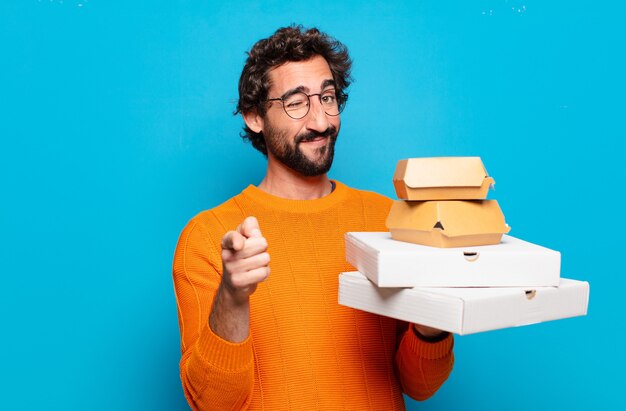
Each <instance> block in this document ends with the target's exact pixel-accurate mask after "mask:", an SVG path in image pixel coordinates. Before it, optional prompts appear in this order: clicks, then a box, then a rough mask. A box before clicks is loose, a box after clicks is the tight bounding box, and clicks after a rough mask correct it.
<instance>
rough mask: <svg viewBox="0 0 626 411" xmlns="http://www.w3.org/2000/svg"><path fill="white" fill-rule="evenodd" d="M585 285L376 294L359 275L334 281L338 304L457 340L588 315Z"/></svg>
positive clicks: (397, 290) (394, 290) (376, 289)
mask: <svg viewBox="0 0 626 411" xmlns="http://www.w3.org/2000/svg"><path fill="white" fill-rule="evenodd" d="M588 303H589V283H587V282H585V281H577V280H570V279H566V278H562V279H561V280H560V283H559V286H558V287H536V288H531V289H529V288H517V287H515V288H420V287H415V288H379V287H376V285H374V284H373V283H372V282H370V281H369V280H368V279H367V278H365V277H364V276H363V275H362V274H361V273H359V272H348V273H342V274H341V275H340V276H339V304H341V305H345V306H348V307H352V308H357V309H360V310H363V311H368V312H371V313H375V314H379V315H384V316H387V317H392V318H397V319H399V320H403V321H408V322H413V323H419V324H423V325H426V326H430V327H434V328H438V329H441V330H445V331H450V332H453V333H457V334H460V335H463V334H472V333H477V332H482V331H489V330H495V329H500V328H508V327H517V326H523V325H530V324H535V323H539V322H544V321H550V320H557V319H562V318H568V317H575V316H581V315H586V314H587V307H588Z"/></svg>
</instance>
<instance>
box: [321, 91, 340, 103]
mask: <svg viewBox="0 0 626 411" xmlns="http://www.w3.org/2000/svg"><path fill="white" fill-rule="evenodd" d="M335 100H337V97H336V96H335V93H332V94H324V95H323V96H322V103H324V104H332V103H334V102H335Z"/></svg>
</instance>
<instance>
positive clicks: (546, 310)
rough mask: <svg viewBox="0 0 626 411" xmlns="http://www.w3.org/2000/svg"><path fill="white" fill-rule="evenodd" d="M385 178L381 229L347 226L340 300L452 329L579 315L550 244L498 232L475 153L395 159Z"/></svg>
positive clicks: (582, 308) (578, 291)
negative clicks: (392, 197)
mask: <svg viewBox="0 0 626 411" xmlns="http://www.w3.org/2000/svg"><path fill="white" fill-rule="evenodd" d="M393 182H394V186H395V189H396V194H397V195H398V198H399V200H397V201H395V202H394V204H393V206H392V208H391V210H390V212H389V216H388V218H387V227H388V228H389V231H390V232H388V233H387V232H351V233H346V259H347V261H348V262H349V263H351V264H352V265H354V266H355V267H356V268H357V269H358V270H359V272H350V273H342V274H341V275H340V279H339V303H340V304H343V305H346V306H349V307H353V308H357V309H361V310H364V311H369V312H373V313H377V314H381V315H385V316H389V317H394V318H398V319H401V320H405V321H410V322H414V323H419V324H423V325H426V326H430V327H434V328H439V329H442V330H446V331H450V332H454V333H458V334H469V333H475V332H480V331H487V330H493V329H498V328H506V327H513V326H519V325H527V324H532V323H537V322H542V321H548V320H555V319H560V318H567V317H574V316H579V315H585V314H586V313H587V304H588V299H589V284H588V283H587V282H584V281H576V280H568V279H563V278H560V268H561V255H560V253H559V252H558V251H554V250H550V249H548V248H545V247H541V246H539V245H536V244H532V243H529V242H526V241H523V240H520V239H518V238H515V237H512V236H508V235H506V233H508V232H509V230H510V228H509V226H508V225H507V224H506V223H505V219H504V215H503V213H502V211H501V209H500V207H499V205H498V203H497V201H496V200H487V199H486V198H487V192H488V190H489V188H491V187H492V186H493V184H495V181H494V179H493V178H492V177H490V176H488V174H487V172H486V170H485V168H484V166H483V164H482V161H481V160H480V158H479V157H434V158H412V159H408V160H401V161H400V162H399V163H398V166H397V168H396V172H395V175H394V178H393Z"/></svg>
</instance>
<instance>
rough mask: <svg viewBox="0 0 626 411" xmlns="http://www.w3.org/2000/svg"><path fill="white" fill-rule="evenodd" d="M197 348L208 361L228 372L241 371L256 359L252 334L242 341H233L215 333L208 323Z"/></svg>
mask: <svg viewBox="0 0 626 411" xmlns="http://www.w3.org/2000/svg"><path fill="white" fill-rule="evenodd" d="M197 348H198V354H200V356H201V357H202V358H203V359H204V360H205V361H206V362H207V363H209V364H210V365H211V366H213V367H215V368H217V369H220V370H224V371H228V372H237V371H241V370H242V369H244V368H246V367H249V366H250V364H251V363H252V361H253V360H254V357H253V354H252V338H251V337H250V336H248V338H246V339H245V340H244V341H242V342H240V343H232V342H230V341H226V340H224V339H223V338H221V337H220V336H218V335H217V334H215V333H214V332H213V330H211V327H209V325H208V324H207V325H206V326H205V327H204V329H203V330H202V332H201V333H200V338H199V339H198V345H197Z"/></svg>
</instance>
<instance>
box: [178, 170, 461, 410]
mask: <svg viewBox="0 0 626 411" xmlns="http://www.w3.org/2000/svg"><path fill="white" fill-rule="evenodd" d="M390 206H391V200H389V199H388V198H386V197H383V196H381V195H378V194H375V193H371V192H366V191H359V190H354V189H351V188H348V187H347V186H345V185H343V184H341V183H339V182H336V189H335V190H334V191H333V192H332V193H331V194H330V195H328V196H326V197H323V198H321V199H318V200H287V199H282V198H278V197H274V196H272V195H270V194H268V193H266V192H264V191H262V190H260V189H259V188H257V187H254V186H249V187H248V188H246V189H245V190H244V191H243V192H242V193H241V194H239V195H237V196H236V197H234V198H232V199H230V200H229V201H227V202H226V203H224V204H222V205H220V206H218V207H216V208H214V209H212V210H209V211H205V212H202V213H200V214H199V215H197V216H196V217H194V218H193V219H192V220H191V221H190V222H189V224H188V225H187V226H186V227H185V229H184V230H183V232H182V234H181V236H180V240H179V242H178V247H177V248H176V253H175V257H174V284H175V289H176V298H177V304H178V315H179V317H178V318H179V325H180V332H181V349H182V359H181V362H180V372H181V379H182V383H183V388H184V391H185V396H186V397H187V400H188V401H189V404H190V405H191V407H192V408H193V409H195V410H220V411H222V410H240V409H248V410H271V411H277V410H403V409H404V401H403V398H402V392H405V393H406V394H408V395H410V396H411V397H413V398H416V399H425V398H428V397H429V396H431V395H432V394H433V393H434V392H435V391H436V390H437V389H438V388H439V387H440V386H441V384H442V383H443V382H444V381H445V380H446V378H447V377H448V375H449V373H450V371H451V370H452V364H453V354H452V345H453V339H452V336H448V337H447V338H446V339H444V340H443V341H440V342H437V343H428V342H425V341H422V340H420V339H419V338H418V337H417V336H416V335H415V334H414V332H413V331H412V327H411V328H409V327H408V324H406V323H403V322H400V321H397V320H394V319H391V318H386V317H381V316H377V315H374V314H370V313H366V312H363V311H358V310H354V309H351V308H348V307H344V306H340V305H339V304H338V303H337V288H338V275H339V273H341V272H343V271H352V270H354V268H353V267H352V266H350V265H349V264H348V263H346V261H345V251H344V250H345V246H344V237H343V236H344V233H345V232H347V231H386V228H385V224H384V221H385V218H386V216H387V213H388V212H389V208H390ZM250 215H253V216H255V217H257V219H258V221H259V225H260V227H261V231H262V233H263V235H264V236H265V238H266V239H267V241H268V244H269V247H268V252H269V254H270V256H271V262H270V268H271V273H270V276H269V278H268V280H267V281H265V282H263V283H261V284H260V285H259V287H258V288H257V290H256V292H255V293H254V294H253V295H252V297H251V302H250V306H251V308H250V309H251V314H250V316H251V318H250V322H251V325H250V327H251V330H250V336H249V337H248V339H247V340H245V341H243V342H242V343H238V344H234V343H230V342H227V341H225V340H223V339H221V338H220V337H218V336H217V335H215V334H214V333H213V332H212V331H211V329H210V327H209V326H208V317H209V312H210V310H211V305H212V300H213V296H214V293H215V291H216V289H217V287H218V285H219V282H220V276H221V274H222V264H221V258H220V241H221V238H222V236H223V235H224V233H225V232H226V231H228V230H232V229H235V228H236V227H237V226H238V225H239V224H240V223H241V222H242V221H243V219H244V218H245V217H247V216H250Z"/></svg>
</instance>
